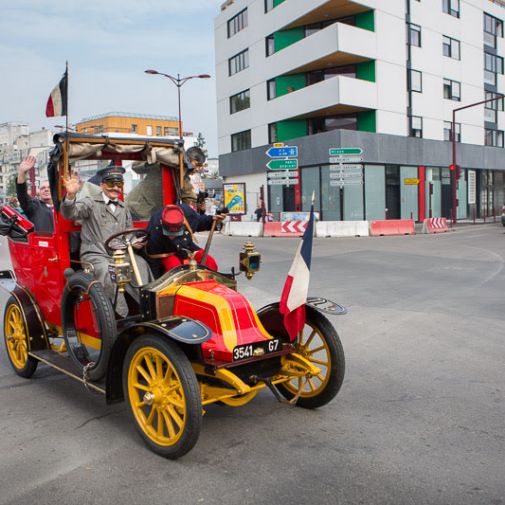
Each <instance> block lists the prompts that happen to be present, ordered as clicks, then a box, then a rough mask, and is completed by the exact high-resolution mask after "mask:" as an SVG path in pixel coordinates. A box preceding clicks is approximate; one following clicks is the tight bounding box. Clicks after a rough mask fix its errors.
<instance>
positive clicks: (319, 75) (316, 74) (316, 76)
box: [307, 65, 356, 86]
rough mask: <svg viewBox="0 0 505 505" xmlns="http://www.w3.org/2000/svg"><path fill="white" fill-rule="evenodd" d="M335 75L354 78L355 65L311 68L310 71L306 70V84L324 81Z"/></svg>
mask: <svg viewBox="0 0 505 505" xmlns="http://www.w3.org/2000/svg"><path fill="white" fill-rule="evenodd" d="M337 75H344V76H346V77H352V78H356V66H355V65H344V66H341V67H332V68H325V69H324V70H313V71H312V72H307V86H310V85H311V84H316V83H318V82H321V81H325V80H326V79H331V78H332V77H336V76H337Z"/></svg>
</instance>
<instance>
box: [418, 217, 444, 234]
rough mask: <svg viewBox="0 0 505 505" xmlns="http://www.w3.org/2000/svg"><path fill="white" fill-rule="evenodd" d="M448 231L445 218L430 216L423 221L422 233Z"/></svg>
mask: <svg viewBox="0 0 505 505" xmlns="http://www.w3.org/2000/svg"><path fill="white" fill-rule="evenodd" d="M446 231H449V227H448V226H447V218H445V217H430V218H428V219H425V220H424V222H423V233H445V232H446Z"/></svg>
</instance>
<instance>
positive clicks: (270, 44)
mask: <svg viewBox="0 0 505 505" xmlns="http://www.w3.org/2000/svg"><path fill="white" fill-rule="evenodd" d="M274 53H275V38H274V36H273V34H272V35H269V36H268V37H266V38H265V54H266V56H267V58H268V57H269V56H272V54H274Z"/></svg>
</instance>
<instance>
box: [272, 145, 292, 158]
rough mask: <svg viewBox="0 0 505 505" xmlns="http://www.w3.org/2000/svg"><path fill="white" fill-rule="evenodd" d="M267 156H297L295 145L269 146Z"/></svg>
mask: <svg viewBox="0 0 505 505" xmlns="http://www.w3.org/2000/svg"><path fill="white" fill-rule="evenodd" d="M266 155H267V156H268V157H269V158H296V157H297V156H298V147H297V146H284V147H270V148H269V149H268V151H267V152H266Z"/></svg>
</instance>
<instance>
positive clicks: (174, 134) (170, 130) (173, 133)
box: [168, 126, 179, 137]
mask: <svg viewBox="0 0 505 505" xmlns="http://www.w3.org/2000/svg"><path fill="white" fill-rule="evenodd" d="M168 135H169V136H170V137H178V136H179V128H176V127H175V126H169V127H168Z"/></svg>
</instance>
